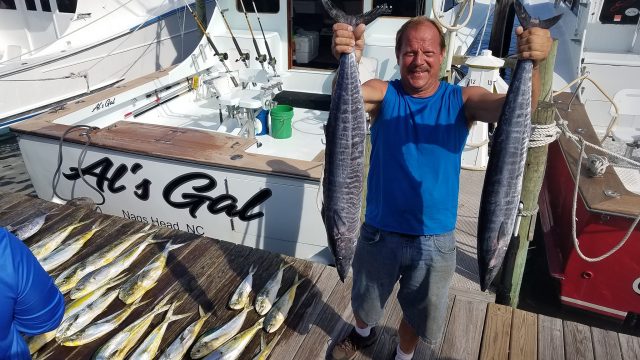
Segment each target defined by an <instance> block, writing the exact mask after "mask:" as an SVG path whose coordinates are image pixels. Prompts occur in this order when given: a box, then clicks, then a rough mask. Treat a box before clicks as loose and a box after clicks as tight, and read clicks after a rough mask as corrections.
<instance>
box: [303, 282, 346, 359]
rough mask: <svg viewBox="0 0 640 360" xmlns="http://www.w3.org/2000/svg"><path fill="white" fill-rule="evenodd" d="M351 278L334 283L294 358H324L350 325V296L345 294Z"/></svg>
mask: <svg viewBox="0 0 640 360" xmlns="http://www.w3.org/2000/svg"><path fill="white" fill-rule="evenodd" d="M352 280H353V278H352V277H347V278H346V279H345V282H344V283H342V282H338V283H337V284H336V286H335V288H334V289H333V291H332V292H331V295H329V298H328V299H327V302H326V303H325V306H324V307H323V308H322V310H321V311H320V313H319V314H318V317H317V321H316V322H315V323H314V324H313V325H312V327H311V329H310V330H309V333H308V334H307V336H306V337H305V338H304V341H303V342H302V344H300V347H299V349H298V350H297V352H296V354H295V356H294V357H293V358H294V359H305V360H306V359H324V358H325V357H326V355H327V353H328V351H329V350H330V349H331V348H332V346H333V345H335V344H334V343H335V342H337V341H339V340H340V335H341V334H343V333H344V332H345V329H346V328H349V327H350V326H351V321H350V320H351V318H350V316H351V314H352V311H351V297H350V296H347V295H346V294H350V292H351V284H352Z"/></svg>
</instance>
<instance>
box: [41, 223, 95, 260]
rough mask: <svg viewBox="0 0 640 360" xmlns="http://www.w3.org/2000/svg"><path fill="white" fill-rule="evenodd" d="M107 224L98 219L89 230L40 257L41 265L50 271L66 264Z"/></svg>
mask: <svg viewBox="0 0 640 360" xmlns="http://www.w3.org/2000/svg"><path fill="white" fill-rule="evenodd" d="M105 225H106V224H105V223H104V222H103V221H101V220H98V222H97V223H95V224H94V225H93V226H92V227H91V229H90V230H89V231H87V232H85V233H84V234H82V235H78V236H76V237H75V238H73V239H71V240H69V241H67V242H65V243H64V244H62V245H60V246H59V247H58V248H56V249H55V250H53V251H52V252H51V253H50V254H49V255H46V256H44V257H43V258H42V259H40V265H42V267H43V268H44V270H45V271H47V272H48V271H51V270H54V269H55V268H57V267H58V266H60V265H62V264H64V262H65V261H67V260H69V259H70V258H71V257H72V256H73V255H75V254H76V253H77V252H78V251H80V249H81V248H82V246H84V244H86V243H87V241H89V240H90V239H91V237H92V236H93V235H94V234H95V233H96V232H98V231H99V230H100V229H102V228H104V227H105Z"/></svg>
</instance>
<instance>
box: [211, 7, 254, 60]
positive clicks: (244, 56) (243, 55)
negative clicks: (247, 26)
mask: <svg viewBox="0 0 640 360" xmlns="http://www.w3.org/2000/svg"><path fill="white" fill-rule="evenodd" d="M216 6H218V2H217V1H216ZM218 8H219V9H220V15H222V20H224V24H225V25H226V26H227V30H229V35H231V40H233V45H235V46H236V50H237V51H238V55H239V56H240V58H239V59H238V60H236V61H242V63H243V64H244V66H245V67H246V68H247V69H248V68H249V63H248V62H247V60H249V53H243V52H242V49H241V48H240V44H238V40H237V39H236V37H235V36H233V31H231V26H229V22H228V21H227V17H226V16H224V13H225V12H226V11H229V9H224V10H222V8H220V7H219V6H218Z"/></svg>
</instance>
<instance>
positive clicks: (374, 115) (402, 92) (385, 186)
mask: <svg viewBox="0 0 640 360" xmlns="http://www.w3.org/2000/svg"><path fill="white" fill-rule="evenodd" d="M364 30H365V25H363V24H361V25H359V26H357V27H355V28H354V27H352V26H350V25H347V24H343V23H337V24H335V25H334V27H333V46H332V50H333V53H334V55H335V56H336V57H338V58H339V57H340V55H341V54H348V53H352V52H354V51H355V55H356V59H357V61H359V60H360V57H361V54H362V50H363V48H364ZM516 35H517V39H518V46H517V51H518V57H519V59H528V60H532V61H533V72H532V77H531V78H532V80H531V107H532V108H535V106H536V104H537V101H538V96H539V93H540V85H539V73H538V63H539V62H540V61H542V60H544V59H546V57H547V56H548V54H549V51H550V49H551V43H552V40H551V36H550V33H549V31H548V30H547V29H542V28H537V27H531V28H529V29H527V30H526V31H525V30H523V28H522V27H519V28H518V29H516ZM395 52H396V58H397V61H398V65H399V68H400V79H399V80H395V81H382V80H379V79H373V80H369V81H367V82H366V83H364V84H362V87H361V90H362V96H363V100H364V107H365V111H366V112H367V113H368V114H369V115H370V119H371V120H370V126H371V128H370V129H371V142H372V150H371V159H370V169H369V178H368V193H367V208H366V215H365V223H364V224H363V225H362V228H361V231H360V238H359V240H358V244H357V248H356V251H355V255H354V258H353V265H352V266H353V289H352V295H351V304H352V307H353V311H354V314H355V319H356V324H355V327H354V329H353V330H352V331H351V332H350V333H349V334H348V335H347V337H346V338H345V339H343V340H342V341H341V342H339V343H338V344H337V345H336V346H335V348H334V349H333V351H332V357H333V359H336V360H337V359H352V358H354V357H355V355H356V354H357V352H358V351H359V350H361V349H363V348H366V347H368V346H370V345H372V344H374V343H375V340H376V336H377V334H376V329H375V327H374V326H375V325H376V323H377V322H378V321H379V320H380V319H381V317H382V314H383V307H384V305H385V303H386V302H387V299H388V298H389V296H390V294H391V292H392V290H393V288H394V286H395V284H396V282H398V281H399V282H400V289H399V291H398V295H397V296H398V300H399V303H400V306H401V308H402V312H403V318H402V321H401V323H400V327H399V329H398V335H399V344H398V346H397V348H396V354H395V359H397V360H410V359H412V357H413V353H414V350H415V348H416V345H417V343H418V340H419V339H422V340H423V341H425V342H426V343H427V344H429V345H434V344H436V343H438V342H439V341H440V340H441V337H442V330H443V327H444V322H445V313H446V308H447V302H448V289H449V285H450V282H451V279H452V278H453V274H454V271H455V266H456V240H455V237H454V230H455V224H456V217H457V207H458V191H459V175H460V160H461V154H462V151H463V149H464V145H465V142H466V138H467V135H468V132H469V128H470V126H471V125H472V123H473V122H474V121H482V122H489V123H494V122H497V121H498V119H499V118H500V113H501V109H502V107H503V104H504V103H505V95H504V94H493V93H490V92H489V91H487V90H485V89H483V88H481V87H465V88H462V87H460V86H457V85H450V84H448V83H446V82H444V81H441V80H440V78H439V74H440V68H441V66H442V63H443V60H444V57H445V40H444V36H443V33H442V29H441V28H440V27H439V26H438V24H437V23H435V22H434V21H432V20H430V19H428V18H426V17H416V18H413V19H411V20H409V21H408V22H407V23H405V24H404V25H403V26H402V27H401V28H400V30H399V31H398V33H397V34H396V47H395Z"/></svg>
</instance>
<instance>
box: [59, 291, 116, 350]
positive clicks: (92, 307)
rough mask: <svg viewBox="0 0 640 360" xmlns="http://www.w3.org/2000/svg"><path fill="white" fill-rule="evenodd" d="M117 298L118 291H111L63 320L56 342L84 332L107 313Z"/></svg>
mask: <svg viewBox="0 0 640 360" xmlns="http://www.w3.org/2000/svg"><path fill="white" fill-rule="evenodd" d="M117 297H118V289H114V290H110V291H109V292H108V293H105V294H104V295H102V296H100V297H99V298H97V299H95V300H94V301H93V302H92V303H90V304H88V305H87V306H86V307H84V308H83V309H82V311H79V312H77V313H75V314H74V315H73V316H70V317H68V318H66V319H64V320H62V323H61V324H60V326H59V327H58V330H56V340H57V341H58V342H62V341H64V340H65V339H67V338H68V337H69V336H71V335H73V334H75V333H77V332H78V331H80V330H82V329H83V328H84V327H86V326H87V325H89V324H90V323H91V320H93V319H95V318H96V317H97V316H98V315H100V314H101V313H102V312H103V311H105V310H106V309H107V307H108V306H109V305H110V304H111V302H112V301H113V300H115V299H116V298H117Z"/></svg>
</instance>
